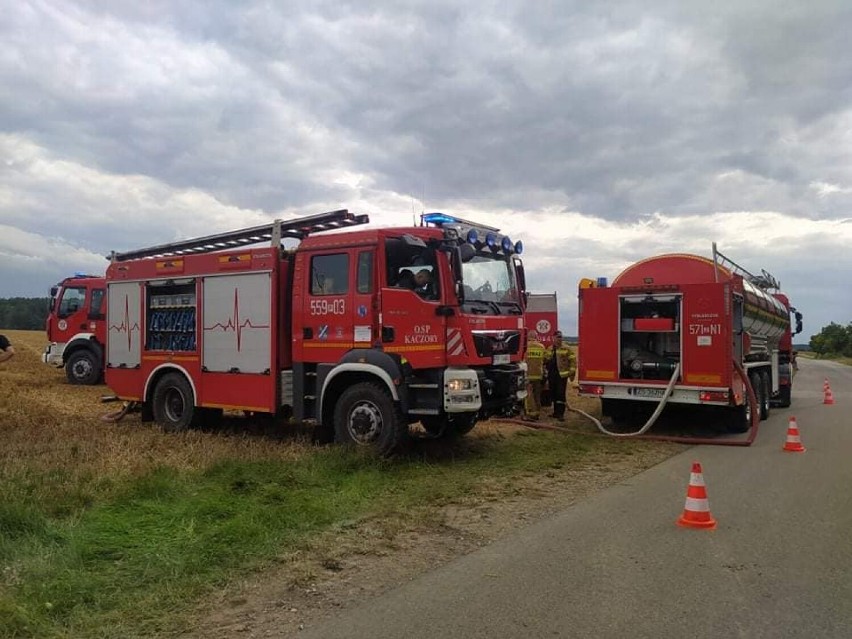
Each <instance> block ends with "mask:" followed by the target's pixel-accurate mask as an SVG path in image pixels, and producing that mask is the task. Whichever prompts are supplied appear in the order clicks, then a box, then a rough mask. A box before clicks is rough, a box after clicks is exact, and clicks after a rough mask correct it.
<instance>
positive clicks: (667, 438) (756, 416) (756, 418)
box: [505, 360, 760, 446]
mask: <svg viewBox="0 0 852 639" xmlns="http://www.w3.org/2000/svg"><path fill="white" fill-rule="evenodd" d="M734 369H736V371H737V374H738V375H739V376H740V378H741V379H742V380H743V383H744V384H745V387H746V391H747V394H748V396H747V398H746V401H747V402H749V404H750V405H751V407H752V411H751V429H750V431H751V432H750V433H749V436H748V437H747V438H746V439H715V438H712V437H683V436H677V435H645V433H646V432H647V431H648V429H649V428H651V426H653V425H654V423H655V422H656V421H657V418H658V417H659V416H660V413H662V412H663V408H665V406H666V403H667V402H668V400H669V397H670V396H671V394H672V391H673V390H674V386H675V382H676V381H677V377H678V375H679V374H680V363H678V365H677V366H676V367H675V371H674V374H673V375H672V377H671V379H670V380H669V383H668V386H666V390H665V392H664V393H663V397H662V399H661V400H660V403H659V404H658V405H657V408H656V410H655V411H654V412H653V414H652V415H651V417H650V418H648V421H647V422H645V425H644V426H642V428H640V429H639V430H638V431H636V432H635V433H614V432H611V431H609V430H607V429H606V428H604V426H603V424H601V422H600V420H599V419H597V418H596V417H594V416H592V415H589V414H588V413H587V412H585V411H582V410H580V409H579V408H572V407H570V406H568V410H570V411H571V412H572V413H578V414H580V415H582V416H584V417H586V418H587V419H588V420H590V421H591V422H592V423H593V424H595V426H596V427H597V429H598V430H599V431H600V433H601V434H602V435H606V436H609V437H618V438H627V437H634V438H636V439H643V440H649V441H661V442H674V443H678V444H715V445H717V446H751V445H752V443H753V442H754V440H755V438H756V437H757V429H758V424H759V423H760V407H759V406H758V405H757V396H756V395H755V392H754V388H752V385H751V382H750V381H749V378H748V375H746V373H745V371H744V370H743V367H742V365H741V364H740V363H739V362H738V361H736V360H734ZM505 421H511V422H512V423H515V424H520V425H522V426H527V427H529V428H537V429H541V430H552V431H555V432H563V433H567V434H575V435H589V434H590V433H584V432H581V431H572V430H569V429H566V428H563V427H561V426H552V425H549V424H536V423H531V422H527V421H523V420H505ZM595 434H597V433H595Z"/></svg>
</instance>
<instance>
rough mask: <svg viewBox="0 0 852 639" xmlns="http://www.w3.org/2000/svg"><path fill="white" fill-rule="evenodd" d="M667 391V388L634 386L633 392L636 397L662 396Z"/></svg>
mask: <svg viewBox="0 0 852 639" xmlns="http://www.w3.org/2000/svg"><path fill="white" fill-rule="evenodd" d="M665 392H666V389H665V388H634V389H633V394H634V395H635V396H636V397H657V398H659V397H662V396H663V395H664V394H665Z"/></svg>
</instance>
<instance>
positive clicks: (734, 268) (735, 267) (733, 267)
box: [713, 242, 781, 290]
mask: <svg viewBox="0 0 852 639" xmlns="http://www.w3.org/2000/svg"><path fill="white" fill-rule="evenodd" d="M713 264H714V265H715V266H716V267H717V268H716V281H717V282H718V281H719V269H718V267H719V266H722V267H724V268H727V269H729V270H730V271H731V272H733V273H736V274H737V275H739V276H740V277H742V278H743V279H745V280H748V281H749V283H751V284H754V285H755V286H757V287H760V288H762V289H766V290H769V289H774V290H781V283H780V282H779V281H778V280H776V279H775V278H774V277H773V276H772V275H770V274H769V273H767V272H766V271H764V270H763V269H761V270H760V275H754V274H753V273H751V272H749V271H748V270H746V269H745V268H743V267H742V266H740V265H739V264H737V263H736V262H734V260H732V259H731V258H729V257H727V256H725V255H722V253H720V252H719V250H718V249H717V248H716V242H713Z"/></svg>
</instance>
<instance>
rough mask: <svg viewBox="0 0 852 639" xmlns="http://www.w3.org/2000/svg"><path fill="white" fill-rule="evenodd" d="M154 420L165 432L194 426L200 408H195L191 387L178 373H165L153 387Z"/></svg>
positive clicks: (174, 431)
mask: <svg viewBox="0 0 852 639" xmlns="http://www.w3.org/2000/svg"><path fill="white" fill-rule="evenodd" d="M152 403H153V404H154V406H153V409H154V421H156V422H157V423H158V424H159V425H160V426H162V427H163V430H164V431H166V432H167V433H180V432H183V431H185V430H187V429H188V428H189V427H190V426H195V425H196V423H197V422H198V420H199V417H200V415H201V413H202V410H201V409H199V408H196V406H195V398H194V397H193V394H192V387H191V386H190V385H189V382H188V381H187V380H186V378H185V377H184V376H183V375H181V374H180V373H167V374H166V375H164V376H163V378H162V379H161V380H160V381H159V382H157V386H156V387H155V388H154V397H153V402H152Z"/></svg>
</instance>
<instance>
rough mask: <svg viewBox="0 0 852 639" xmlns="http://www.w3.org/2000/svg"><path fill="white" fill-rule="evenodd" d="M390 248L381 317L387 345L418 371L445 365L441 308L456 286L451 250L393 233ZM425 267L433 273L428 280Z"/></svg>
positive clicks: (445, 320)
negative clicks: (425, 279)
mask: <svg viewBox="0 0 852 639" xmlns="http://www.w3.org/2000/svg"><path fill="white" fill-rule="evenodd" d="M414 239H416V238H414ZM421 244H422V242H421ZM385 252H386V257H385V264H386V268H385V269H383V270H384V271H385V272H384V273H383V274H382V277H383V282H382V294H381V316H380V320H381V328H380V338H381V342H382V347H383V350H384V351H385V352H388V353H397V354H399V355H401V356H403V357H405V358H406V359H407V360H408V361H409V363H410V364H411V366H412V367H413V368H414V369H415V370H419V369H428V368H438V367H442V366H444V365H445V363H446V343H447V319H446V315H445V314H443V312H442V309H444V308H446V306H445V302H444V300H445V299H446V296H447V294H448V291H450V290H451V289H452V286H453V283H452V281H451V278H450V276H449V262H448V260H447V257H446V255H445V254H444V253H441V252H440V251H435V250H433V249H431V248H429V247H426V246H425V244H423V245H422V246H418V245H417V244H416V243H415V242H413V241H412V238H405V237H403V238H389V239H388V240H387V242H386V244H385ZM424 271H426V272H428V279H429V281H428V283H426V284H424V283H423V281H424V278H427V275H425V274H424ZM412 280H413V285H414V288H413V289H412Z"/></svg>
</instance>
